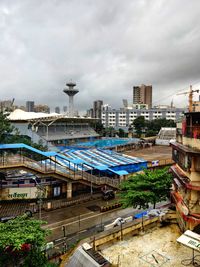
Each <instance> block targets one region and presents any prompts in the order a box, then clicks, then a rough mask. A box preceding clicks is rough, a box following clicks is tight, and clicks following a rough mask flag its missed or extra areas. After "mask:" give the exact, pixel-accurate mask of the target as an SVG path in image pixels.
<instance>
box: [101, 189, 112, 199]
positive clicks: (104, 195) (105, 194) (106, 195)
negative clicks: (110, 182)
mask: <svg viewBox="0 0 200 267" xmlns="http://www.w3.org/2000/svg"><path fill="white" fill-rule="evenodd" d="M102 198H103V199H104V200H109V199H113V198H115V193H114V191H113V190H106V191H102Z"/></svg>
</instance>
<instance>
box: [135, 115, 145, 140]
mask: <svg viewBox="0 0 200 267" xmlns="http://www.w3.org/2000/svg"><path fill="white" fill-rule="evenodd" d="M133 126H134V129H135V132H136V134H137V136H138V137H140V136H141V134H142V132H143V131H144V129H145V126H146V124H145V119H144V117H143V116H139V117H137V118H136V119H135V120H134V121H133Z"/></svg>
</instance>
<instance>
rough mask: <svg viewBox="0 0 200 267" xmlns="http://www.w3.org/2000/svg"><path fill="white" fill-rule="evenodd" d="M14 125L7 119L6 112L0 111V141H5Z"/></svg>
mask: <svg viewBox="0 0 200 267" xmlns="http://www.w3.org/2000/svg"><path fill="white" fill-rule="evenodd" d="M13 130H14V127H13V126H12V125H11V123H10V121H9V119H8V113H4V112H2V111H0V143H1V144H2V143H5V142H6V140H7V139H8V136H9V135H10V134H11V133H12V132H13Z"/></svg>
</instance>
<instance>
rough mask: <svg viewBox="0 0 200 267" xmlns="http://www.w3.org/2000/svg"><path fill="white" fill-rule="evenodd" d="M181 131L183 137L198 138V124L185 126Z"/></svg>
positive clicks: (199, 133) (199, 130) (199, 135)
mask: <svg viewBox="0 0 200 267" xmlns="http://www.w3.org/2000/svg"><path fill="white" fill-rule="evenodd" d="M179 130H180V129H179ZM182 133H183V136H184V137H188V138H194V139H200V126H186V127H185V129H183V130H182Z"/></svg>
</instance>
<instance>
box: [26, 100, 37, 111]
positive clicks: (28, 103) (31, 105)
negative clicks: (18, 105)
mask: <svg viewBox="0 0 200 267" xmlns="http://www.w3.org/2000/svg"><path fill="white" fill-rule="evenodd" d="M34 106H35V103H34V101H26V111H27V112H34Z"/></svg>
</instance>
